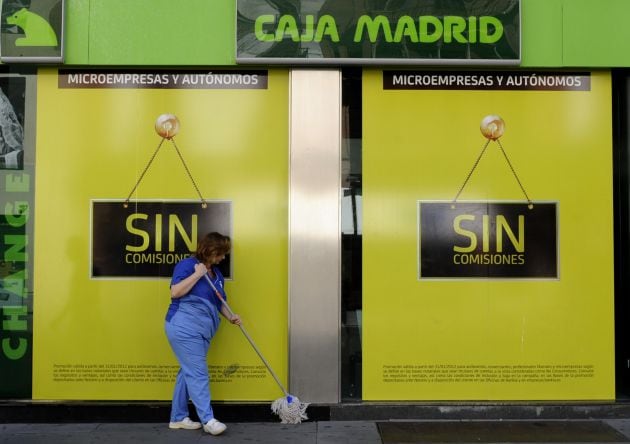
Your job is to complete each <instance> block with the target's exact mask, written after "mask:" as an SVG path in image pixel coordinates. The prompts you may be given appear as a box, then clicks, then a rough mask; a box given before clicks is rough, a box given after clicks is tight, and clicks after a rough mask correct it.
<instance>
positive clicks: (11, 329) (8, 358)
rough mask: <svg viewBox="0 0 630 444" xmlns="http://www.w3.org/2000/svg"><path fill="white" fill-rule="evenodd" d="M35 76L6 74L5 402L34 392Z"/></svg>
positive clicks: (1, 188)
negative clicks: (33, 111) (32, 110)
mask: <svg viewBox="0 0 630 444" xmlns="http://www.w3.org/2000/svg"><path fill="white" fill-rule="evenodd" d="M33 77H34V76H31V77H30V79H29V76H25V75H20V74H17V73H7V72H5V73H2V74H0V208H2V210H3V211H2V212H1V213H0V399H1V398H30V397H31V391H32V390H31V389H32V372H31V369H32V360H33V285H32V282H33V281H32V276H33V262H32V261H33V244H32V235H33V218H32V216H33V197H34V189H33V183H34V179H35V178H34V174H33V172H34V168H33V167H34V165H33V158H34V145H33V144H32V138H31V134H32V132H30V129H29V132H28V134H27V131H26V130H25V129H26V128H30V126H31V125H32V124H33V123H34V119H32V117H33V115H32V113H31V111H29V110H31V106H32V103H33V102H34V97H32V96H31V93H30V92H31V91H32V89H30V88H32V86H33V85H32V81H33ZM29 84H30V87H29V86H28V85H29ZM27 101H28V103H29V105H28V106H27Z"/></svg>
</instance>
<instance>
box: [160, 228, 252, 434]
mask: <svg viewBox="0 0 630 444" xmlns="http://www.w3.org/2000/svg"><path fill="white" fill-rule="evenodd" d="M230 246H231V242H230V238H229V237H228V236H224V235H222V234H219V233H209V234H207V235H206V236H205V237H204V238H203V239H201V241H199V244H198V246H197V252H196V253H195V255H194V256H191V257H188V258H186V259H183V260H182V261H180V262H179V263H178V264H177V265H175V269H174V271H173V277H172V279H171V304H170V306H169V307H168V311H167V313H166V322H165V330H166V336H167V338H168V341H169V343H170V345H171V348H172V349H173V352H174V353H175V356H176V357H177V360H178V361H179V365H180V369H179V372H178V373H177V379H176V381H175V391H174V393H173V402H172V406H171V419H170V423H169V427H170V428H171V429H189V430H192V429H199V428H201V427H202V424H201V423H199V422H195V421H192V420H191V419H190V418H189V413H188V399H191V400H192V402H193V404H194V406H195V409H196V410H197V414H198V416H199V419H201V421H202V423H203V429H204V431H206V432H208V433H210V434H212V435H219V434H221V433H223V432H224V431H225V429H226V426H225V424H223V423H222V422H220V421H217V420H216V419H215V417H214V413H213V412H212V406H211V405H210V379H209V376H208V363H207V355H208V348H209V347H210V340H211V339H212V337H213V336H214V334H215V333H216V331H217V328H218V327H219V322H220V317H219V313H220V314H222V315H223V316H224V317H225V318H226V319H228V320H229V321H230V322H231V323H232V324H236V325H240V324H241V319H240V317H239V316H238V315H235V314H230V312H229V310H228V309H227V307H225V306H224V305H223V304H222V303H221V301H220V300H219V298H218V297H217V296H216V294H215V293H214V290H213V289H212V286H211V285H210V284H209V283H208V280H207V279H206V278H205V276H208V277H209V278H210V280H211V281H212V283H213V284H214V287H215V288H216V289H217V291H219V292H220V293H221V296H222V297H223V298H226V295H225V291H224V290H223V276H222V275H221V272H220V271H219V269H218V268H217V267H216V265H217V264H218V263H219V262H221V261H222V260H223V259H224V258H225V255H226V254H227V253H228V252H229V251H230Z"/></svg>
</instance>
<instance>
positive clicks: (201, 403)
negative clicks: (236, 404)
mask: <svg viewBox="0 0 630 444" xmlns="http://www.w3.org/2000/svg"><path fill="white" fill-rule="evenodd" d="M218 325H219V316H218V312H217V309H216V307H215V306H214V305H213V304H211V303H210V302H208V301H207V300H204V299H203V298H200V297H198V296H192V295H191V296H186V297H184V298H182V300H181V302H180V305H179V308H178V310H177V312H176V313H175V314H174V315H173V317H172V318H171V319H170V320H168V321H166V322H165V326H164V329H165V331H166V337H167V338H168V342H169V343H170V345H171V348H172V349H173V352H174V353H175V356H176V357H177V361H178V362H179V365H180V369H179V371H178V372H177V379H176V380H175V390H174V392H173V402H172V405H171V422H175V421H181V420H182V419H184V418H185V417H186V416H189V412H188V400H189V399H190V400H192V402H193V405H194V406H195V409H196V410H197V415H198V416H199V419H200V420H201V422H202V423H203V424H205V423H207V422H208V421H210V420H211V419H212V418H214V413H213V412H212V406H211V405H210V378H209V375H208V362H207V356H208V349H209V347H210V340H211V339H212V337H213V336H214V334H215V332H216V330H217V327H218Z"/></svg>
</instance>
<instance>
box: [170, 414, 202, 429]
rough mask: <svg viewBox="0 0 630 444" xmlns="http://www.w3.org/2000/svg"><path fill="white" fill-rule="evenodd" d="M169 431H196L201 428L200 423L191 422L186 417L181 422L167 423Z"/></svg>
mask: <svg viewBox="0 0 630 444" xmlns="http://www.w3.org/2000/svg"><path fill="white" fill-rule="evenodd" d="M168 428H169V429H186V430H197V429H200V428H201V423H200V422H195V421H193V420H191V419H190V418H189V417H188V416H186V417H185V418H184V419H182V420H181V421H175V422H169V423H168Z"/></svg>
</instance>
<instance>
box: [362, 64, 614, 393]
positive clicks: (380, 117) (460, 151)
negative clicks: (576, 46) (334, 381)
mask: <svg viewBox="0 0 630 444" xmlns="http://www.w3.org/2000/svg"><path fill="white" fill-rule="evenodd" d="M382 85H383V82H382V73H381V71H378V70H370V71H367V72H366V73H365V74H364V96H363V116H364V126H363V127H364V133H363V137H364V139H363V146H364V151H363V193H364V196H363V203H364V212H363V221H364V227H363V233H364V234H363V254H364V257H363V276H364V283H363V291H364V295H363V309H364V313H363V321H364V324H363V399H364V400H544V399H547V400H552V399H556V400H571V399H602V400H603V399H614V362H613V359H614V336H613V213H612V209H613V202H612V164H611V163H612V156H611V150H612V140H611V107H610V103H611V84H610V74H609V73H608V72H594V73H592V89H591V91H444V90H442V91H392V90H383V86H382ZM490 114H498V115H499V116H501V117H502V118H503V119H504V120H505V122H506V131H505V134H504V136H503V137H502V138H501V142H502V145H503V147H504V148H505V150H506V152H507V153H508V155H509V157H510V160H511V162H512V164H513V166H514V168H515V170H516V171H517V173H518V176H519V178H520V180H521V181H522V183H523V185H524V187H525V189H526V191H527V193H528V194H529V196H530V198H531V199H533V200H541V201H557V202H558V207H559V216H558V232H559V270H560V278H559V279H558V280H539V281H523V280H520V281H519V280H492V281H490V280H475V281H471V280H467V281H456V280H450V281H449V280H442V281H427V280H418V277H417V276H418V273H417V267H418V250H417V248H418V247H417V245H418V244H417V240H418V228H417V223H418V220H417V201H418V200H451V199H453V198H454V197H455V195H456V193H457V192H458V190H459V188H460V186H461V185H462V183H463V182H464V180H465V178H466V175H467V173H468V172H469V171H470V169H471V167H472V166H473V164H474V161H475V159H476V158H477V156H478V154H479V152H480V150H481V148H482V146H483V144H484V142H485V140H486V139H484V138H483V137H482V135H481V133H480V131H479V124H480V122H481V120H482V118H483V117H484V116H487V115H490ZM460 199H461V200H512V201H514V200H515V201H522V200H523V199H524V198H523V194H522V192H521V190H520V188H519V186H518V184H517V183H516V181H515V179H514V177H513V175H512V173H511V171H510V169H509V168H508V166H507V165H506V162H505V160H504V158H503V157H502V155H501V153H500V151H499V149H498V148H497V144H495V143H492V144H490V146H489V148H488V152H487V153H486V154H485V155H484V157H483V159H482V161H481V162H480V163H479V166H478V167H477V170H476V171H475V173H474V175H473V176H472V177H471V180H470V182H469V183H468V185H467V186H466V188H465V189H464V192H463V193H462V195H461V197H460Z"/></svg>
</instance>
